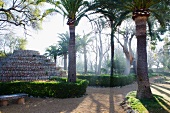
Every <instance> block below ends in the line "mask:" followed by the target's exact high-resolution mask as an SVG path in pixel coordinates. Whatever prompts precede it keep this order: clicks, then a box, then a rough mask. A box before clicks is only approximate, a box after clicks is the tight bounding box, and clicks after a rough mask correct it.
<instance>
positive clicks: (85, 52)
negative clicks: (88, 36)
mask: <svg viewBox="0 0 170 113" xmlns="http://www.w3.org/2000/svg"><path fill="white" fill-rule="evenodd" d="M84 74H87V50H86V47H84Z"/></svg>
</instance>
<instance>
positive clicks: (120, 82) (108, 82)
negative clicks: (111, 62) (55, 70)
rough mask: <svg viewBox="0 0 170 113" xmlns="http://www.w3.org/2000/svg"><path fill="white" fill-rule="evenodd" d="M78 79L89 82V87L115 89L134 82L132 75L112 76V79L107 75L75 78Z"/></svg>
mask: <svg viewBox="0 0 170 113" xmlns="http://www.w3.org/2000/svg"><path fill="white" fill-rule="evenodd" d="M77 78H79V79H85V80H88V81H89V86H102V87H115V86H124V85H128V84H131V83H132V82H134V80H135V77H134V75H129V76H125V75H114V76H113V77H111V76H109V75H102V76H93V75H87V76H77Z"/></svg>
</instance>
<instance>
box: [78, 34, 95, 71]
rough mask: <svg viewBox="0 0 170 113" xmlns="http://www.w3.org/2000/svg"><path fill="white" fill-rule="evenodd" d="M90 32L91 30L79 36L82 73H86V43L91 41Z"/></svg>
mask: <svg viewBox="0 0 170 113" xmlns="http://www.w3.org/2000/svg"><path fill="white" fill-rule="evenodd" d="M91 34H92V32H90V33H87V34H85V33H84V35H83V36H82V38H80V40H79V41H80V46H81V50H80V52H81V53H83V54H84V74H87V64H88V60H87V52H88V45H89V43H90V42H92V40H93V37H90V35H91Z"/></svg>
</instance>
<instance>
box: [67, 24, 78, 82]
mask: <svg viewBox="0 0 170 113" xmlns="http://www.w3.org/2000/svg"><path fill="white" fill-rule="evenodd" d="M69 30H70V40H69V48H68V54H69V62H68V82H76V49H75V26H74V24H70V25H69Z"/></svg>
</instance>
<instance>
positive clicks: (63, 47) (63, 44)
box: [58, 32, 70, 70]
mask: <svg viewBox="0 0 170 113" xmlns="http://www.w3.org/2000/svg"><path fill="white" fill-rule="evenodd" d="M58 37H59V38H60V41H58V43H59V44H58V45H59V48H58V49H59V54H58V55H59V56H60V55H62V56H64V70H67V55H68V45H69V39H70V36H69V33H68V32H66V33H61V34H59V36H58Z"/></svg>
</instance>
